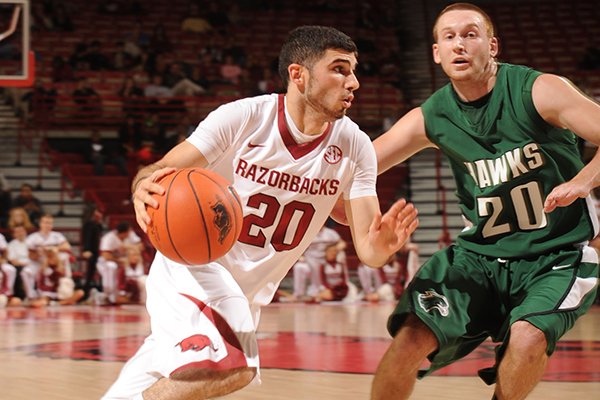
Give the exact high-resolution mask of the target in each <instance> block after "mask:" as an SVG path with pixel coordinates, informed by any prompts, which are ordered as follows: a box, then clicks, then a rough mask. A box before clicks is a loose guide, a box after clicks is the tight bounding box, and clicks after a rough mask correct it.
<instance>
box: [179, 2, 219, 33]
mask: <svg viewBox="0 0 600 400" xmlns="http://www.w3.org/2000/svg"><path fill="white" fill-rule="evenodd" d="M181 30H182V31H183V32H192V33H201V34H202V33H207V32H210V31H211V30H212V26H211V25H210V23H209V22H208V20H206V18H204V17H202V16H201V15H200V8H199V6H198V4H197V3H195V2H190V3H189V6H188V11H187V13H186V17H185V19H184V20H183V21H182V22H181Z"/></svg>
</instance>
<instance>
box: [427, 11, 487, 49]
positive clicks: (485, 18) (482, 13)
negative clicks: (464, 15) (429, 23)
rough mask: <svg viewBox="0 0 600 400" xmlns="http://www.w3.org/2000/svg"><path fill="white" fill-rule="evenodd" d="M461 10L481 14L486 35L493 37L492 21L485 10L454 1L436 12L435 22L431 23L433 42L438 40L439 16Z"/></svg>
mask: <svg viewBox="0 0 600 400" xmlns="http://www.w3.org/2000/svg"><path fill="white" fill-rule="evenodd" d="M461 10H468V11H475V12H476V13H478V14H479V15H481V17H482V18H483V22H484V23H485V27H486V32H487V34H488V37H490V38H493V37H494V36H495V35H496V31H495V29H494V23H493V22H492V19H491V18H490V16H489V15H488V14H487V13H486V12H485V11H483V10H482V9H481V8H479V7H477V6H476V5H475V4H471V3H454V4H450V5H449V6H447V7H446V8H444V9H443V10H442V11H441V12H440V13H439V14H438V16H437V18H436V19H435V23H434V24H433V42H434V43H437V40H438V35H437V27H438V22H439V20H440V18H441V17H442V15H444V14H446V13H448V12H450V11H461Z"/></svg>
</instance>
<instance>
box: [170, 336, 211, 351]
mask: <svg viewBox="0 0 600 400" xmlns="http://www.w3.org/2000/svg"><path fill="white" fill-rule="evenodd" d="M175 346H179V347H180V348H181V352H184V351H189V350H192V351H200V350H202V349H203V348H205V347H208V346H210V348H211V349H213V350H217V347H216V346H214V345H213V344H212V342H211V341H210V339H209V338H208V336H206V335H200V334H198V335H192V336H190V337H187V338H185V339H183V340H182V341H181V342H179V343H177V344H176V345H175Z"/></svg>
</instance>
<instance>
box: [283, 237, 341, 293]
mask: <svg viewBox="0 0 600 400" xmlns="http://www.w3.org/2000/svg"><path fill="white" fill-rule="evenodd" d="M341 240H342V238H341V237H340V234H339V233H337V231H336V230H335V229H331V228H329V227H327V226H323V228H321V230H320V231H319V233H317V236H315V238H314V239H313V241H312V242H311V244H310V246H308V248H307V249H306V251H305V252H304V254H303V256H302V259H301V261H298V262H297V263H296V264H295V265H294V296H296V297H297V298H300V297H301V296H305V295H309V296H316V295H317V293H318V292H319V290H320V287H321V274H320V267H321V265H323V263H325V249H326V248H327V247H329V246H330V245H332V244H336V243H339V242H340V241H341ZM338 259H339V260H340V261H342V262H344V261H345V253H344V252H343V251H340V252H339V253H338ZM307 280H310V286H309V288H308V290H307V289H306V282H307Z"/></svg>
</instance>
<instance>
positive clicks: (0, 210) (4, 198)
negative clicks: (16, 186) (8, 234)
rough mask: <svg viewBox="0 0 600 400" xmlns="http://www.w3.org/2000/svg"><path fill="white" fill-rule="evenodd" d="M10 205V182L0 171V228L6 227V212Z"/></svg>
mask: <svg viewBox="0 0 600 400" xmlns="http://www.w3.org/2000/svg"><path fill="white" fill-rule="evenodd" d="M11 207H12V196H11V194H10V184H9V183H8V180H7V179H6V177H5V176H4V174H3V173H2V172H0V228H7V227H8V218H9V217H8V214H9V210H10V209H11Z"/></svg>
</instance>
